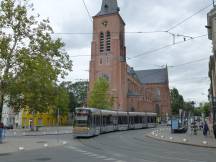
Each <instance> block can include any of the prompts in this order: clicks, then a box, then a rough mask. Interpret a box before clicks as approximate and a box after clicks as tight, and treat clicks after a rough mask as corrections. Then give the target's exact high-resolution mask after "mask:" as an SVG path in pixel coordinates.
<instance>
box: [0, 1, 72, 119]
mask: <svg viewBox="0 0 216 162" xmlns="http://www.w3.org/2000/svg"><path fill="white" fill-rule="evenodd" d="M21 2H22V4H21V3H19V1H18V0H4V1H1V4H0V11H1V12H0V101H1V103H0V112H2V107H3V104H4V102H5V100H6V99H8V98H9V100H10V102H9V103H10V105H12V106H14V108H15V110H17V111H18V110H19V109H20V108H21V107H22V106H27V107H29V108H30V111H34V112H46V111H47V109H48V107H49V106H50V105H53V101H54V100H52V99H53V98H54V95H55V87H56V82H57V78H58V77H59V76H60V77H62V78H63V77H64V76H65V75H67V72H68V71H71V68H72V62H71V60H70V59H69V55H68V54H67V53H66V52H65V51H64V49H63V47H64V43H62V42H61V40H60V39H53V38H52V36H51V34H52V33H53V30H52V28H51V27H50V25H49V20H42V21H37V20H36V19H38V17H39V16H37V17H36V16H33V15H31V13H30V12H29V11H31V10H34V9H33V7H32V5H30V4H29V3H28V0H22V1H21ZM0 118H1V116H0Z"/></svg>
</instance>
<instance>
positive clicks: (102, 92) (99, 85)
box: [88, 77, 113, 109]
mask: <svg viewBox="0 0 216 162" xmlns="http://www.w3.org/2000/svg"><path fill="white" fill-rule="evenodd" d="M108 91H109V82H108V81H107V79H105V78H102V77H101V78H99V79H97V80H96V81H95V84H94V87H93V89H92V91H91V92H90V96H89V100H88V106H89V107H93V108H99V109H110V108H112V106H113V98H112V97H111V96H110V95H109V93H108Z"/></svg>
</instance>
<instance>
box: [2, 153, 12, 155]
mask: <svg viewBox="0 0 216 162" xmlns="http://www.w3.org/2000/svg"><path fill="white" fill-rule="evenodd" d="M8 155H11V153H2V154H0V156H8Z"/></svg>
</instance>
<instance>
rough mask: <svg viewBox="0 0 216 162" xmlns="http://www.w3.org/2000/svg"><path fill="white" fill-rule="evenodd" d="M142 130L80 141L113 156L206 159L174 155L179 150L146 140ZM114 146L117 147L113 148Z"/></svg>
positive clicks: (185, 159)
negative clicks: (161, 146) (162, 146)
mask: <svg viewBox="0 0 216 162" xmlns="http://www.w3.org/2000/svg"><path fill="white" fill-rule="evenodd" d="M141 132H142V133H141ZM141 132H140V130H135V133H134V134H133V133H132V131H124V132H114V133H109V134H104V135H102V136H98V137H95V138H92V139H90V140H85V139H84V140H82V139H79V142H80V143H82V145H83V146H86V147H88V149H91V150H95V151H100V153H106V154H108V155H110V156H113V155H115V154H118V155H122V156H128V155H131V154H132V155H133V157H134V158H135V157H139V158H141V159H146V157H151V158H154V159H164V160H166V161H170V162H172V161H179V162H185V161H186V162H188V161H190V162H195V161H196V162H205V161H199V160H193V159H189V158H188V159H187V158H181V156H180V157H177V156H173V155H176V154H177V151H175V150H174V151H173V148H172V149H171V148H168V149H167V148H163V149H161V148H160V147H158V146H159V144H160V145H161V143H158V142H156V144H155V143H153V140H152V141H149V140H150V139H148V140H146V141H145V140H144V139H145V138H144V139H141V138H140V137H144V136H145V132H143V131H141ZM140 133H141V134H140ZM146 139H147V138H146ZM117 141H118V142H117ZM86 142H88V143H86ZM166 145H168V144H166ZM172 146H174V145H172ZM172 146H171V147H172ZM113 148H115V149H114V150H113ZM115 150H119V151H118V152H116V151H115ZM140 150H142V151H140ZM153 152H154V153H153ZM185 153H186V152H184V153H181V154H182V155H183V154H184V155H185ZM161 154H162V155H161ZM168 154H169V157H167V156H164V155H168ZM189 155H190V153H189V152H187V157H190V156H189ZM133 157H132V158H133Z"/></svg>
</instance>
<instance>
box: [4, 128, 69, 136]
mask: <svg viewBox="0 0 216 162" xmlns="http://www.w3.org/2000/svg"><path fill="white" fill-rule="evenodd" d="M71 133H72V126H67V127H41V128H39V130H38V131H30V129H22V128H20V129H9V130H6V134H5V136H6V137H17V136H42V135H56V134H71Z"/></svg>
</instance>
